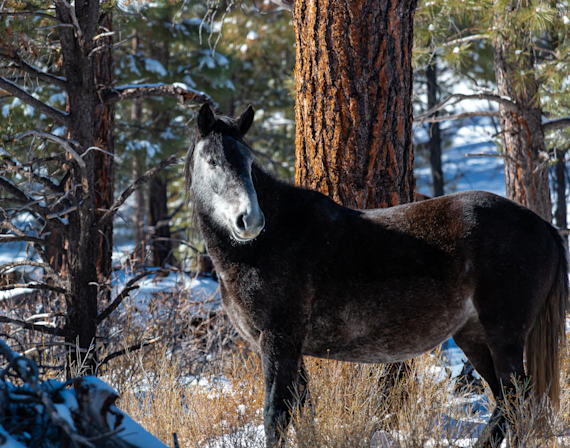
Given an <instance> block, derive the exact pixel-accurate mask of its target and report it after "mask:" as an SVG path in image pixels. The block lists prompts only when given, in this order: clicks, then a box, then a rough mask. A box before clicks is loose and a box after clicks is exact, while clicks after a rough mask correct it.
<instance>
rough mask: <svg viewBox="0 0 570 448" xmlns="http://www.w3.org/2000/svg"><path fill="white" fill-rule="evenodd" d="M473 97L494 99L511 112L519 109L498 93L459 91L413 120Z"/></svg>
mask: <svg viewBox="0 0 570 448" xmlns="http://www.w3.org/2000/svg"><path fill="white" fill-rule="evenodd" d="M473 99H477V100H487V101H494V102H497V103H499V104H502V105H503V106H505V108H506V109H507V110H510V111H512V112H518V110H519V108H518V106H517V105H516V104H515V103H514V102H512V101H511V100H509V99H508V98H505V97H502V96H499V95H494V94H491V93H476V94H473V95H464V94H461V93H455V94H452V95H449V96H448V97H447V98H445V100H443V101H442V102H441V103H439V104H438V105H437V106H435V107H433V108H431V109H430V110H428V111H427V112H425V113H423V114H420V115H418V116H416V117H414V121H420V120H422V119H424V118H428V117H431V116H432V115H434V114H435V113H436V112H439V111H440V110H443V109H445V108H446V107H448V106H454V105H455V104H457V103H459V102H460V101H463V100H473ZM451 100H455V101H453V102H451V103H450V101H451ZM425 121H426V122H427V123H430V122H429V121H427V120H425ZM431 123H433V122H431Z"/></svg>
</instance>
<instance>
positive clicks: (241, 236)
mask: <svg viewBox="0 0 570 448" xmlns="http://www.w3.org/2000/svg"><path fill="white" fill-rule="evenodd" d="M233 227H234V229H233V230H234V231H233V234H234V235H233V236H234V238H235V239H236V240H238V241H240V242H245V241H250V240H253V239H254V238H256V237H257V236H258V235H259V234H260V233H261V231H262V230H263V227H265V216H263V212H262V211H261V210H259V212H253V213H240V214H239V215H238V217H237V219H236V222H235V223H234V226H233Z"/></svg>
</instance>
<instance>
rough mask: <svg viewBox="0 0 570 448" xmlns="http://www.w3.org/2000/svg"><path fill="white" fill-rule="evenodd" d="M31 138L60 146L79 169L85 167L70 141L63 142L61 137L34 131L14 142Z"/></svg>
mask: <svg viewBox="0 0 570 448" xmlns="http://www.w3.org/2000/svg"><path fill="white" fill-rule="evenodd" d="M46 115H47V114H46ZM32 136H35V137H39V138H45V139H46V140H50V141H52V142H54V143H57V144H58V145H61V146H62V147H63V149H65V150H66V151H67V152H68V153H69V154H70V155H71V157H73V159H74V160H75V161H76V162H77V164H78V165H79V166H80V167H81V168H85V166H86V165H85V162H84V161H83V159H82V158H81V156H80V155H79V154H77V152H76V151H75V149H73V148H72V147H71V145H70V144H69V142H70V140H64V139H62V138H61V137H58V136H57V135H53V134H50V133H49V132H40V131H35V130H32V131H28V132H24V133H23V134H22V135H19V136H18V137H16V138H15V139H14V140H21V139H23V138H26V137H32Z"/></svg>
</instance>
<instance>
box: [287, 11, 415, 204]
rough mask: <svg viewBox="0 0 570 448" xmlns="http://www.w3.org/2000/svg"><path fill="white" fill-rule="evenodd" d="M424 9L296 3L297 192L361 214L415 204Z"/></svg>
mask: <svg viewBox="0 0 570 448" xmlns="http://www.w3.org/2000/svg"><path fill="white" fill-rule="evenodd" d="M416 3H417V1H416V0H402V1H395V0H392V1H389V0H382V1H377V0H364V1H359V2H342V1H340V0H298V1H296V2H295V7H294V11H293V18H294V20H293V22H294V27H295V35H296V52H297V55H296V59H297V62H296V67H295V85H296V106H295V123H296V142H295V144H296V154H295V157H296V165H295V181H296V183H297V184H298V185H302V186H305V187H309V188H312V189H316V190H318V191H320V192H322V193H324V194H327V195H329V196H330V197H331V198H333V199H334V200H335V201H337V202H338V203H340V204H343V205H345V206H348V207H355V208H377V207H388V206H392V205H397V204H404V203H407V202H411V201H412V200H413V197H414V186H415V182H414V176H413V149H412V97H411V95H412V80H413V74H412V65H411V57H412V34H413V19H414V10H415V7H416Z"/></svg>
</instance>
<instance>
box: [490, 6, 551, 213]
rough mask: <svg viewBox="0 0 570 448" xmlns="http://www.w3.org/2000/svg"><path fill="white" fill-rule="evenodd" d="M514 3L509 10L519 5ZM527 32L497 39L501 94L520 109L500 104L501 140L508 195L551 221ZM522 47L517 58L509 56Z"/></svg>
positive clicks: (529, 38) (532, 63)
mask: <svg viewBox="0 0 570 448" xmlns="http://www.w3.org/2000/svg"><path fill="white" fill-rule="evenodd" d="M516 5H518V3H516V2H512V4H511V5H509V10H511V11H512V10H513V9H514V8H517V7H518V6H516ZM532 49H533V43H532V39H531V37H530V36H529V35H528V34H525V33H520V35H516V36H515V35H504V36H499V37H497V38H496V39H495V42H494V50H495V78H496V82H497V89H498V93H499V95H501V96H507V97H510V98H511V100H513V101H514V102H515V103H516V105H517V106H518V109H519V110H518V111H513V110H508V109H507V108H506V107H505V106H504V105H503V104H502V103H500V104H499V112H500V120H501V130H502V132H501V142H502V149H503V156H504V160H505V181H506V187H507V196H508V197H509V199H512V200H513V201H516V202H518V203H520V204H522V205H525V206H526V207H528V208H530V209H531V210H533V211H534V212H536V213H537V214H538V215H540V216H542V218H544V219H545V220H547V221H549V222H550V221H551V220H552V203H551V199H550V185H549V181H548V164H547V163H545V162H547V160H548V154H547V153H546V143H545V140H544V133H543V130H542V123H541V118H542V111H541V108H540V103H539V102H538V101H536V100H535V97H536V94H537V84H536V80H535V79H534V76H533V75H532V70H533V67H534V62H535V61H534V56H533V55H534V51H533V50H532ZM515 50H521V55H520V56H519V58H518V60H516V61H509V60H508V55H509V54H512V53H513V52H514V51H515Z"/></svg>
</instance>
